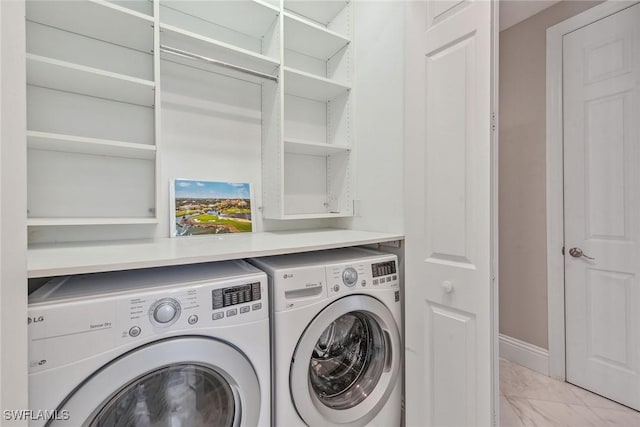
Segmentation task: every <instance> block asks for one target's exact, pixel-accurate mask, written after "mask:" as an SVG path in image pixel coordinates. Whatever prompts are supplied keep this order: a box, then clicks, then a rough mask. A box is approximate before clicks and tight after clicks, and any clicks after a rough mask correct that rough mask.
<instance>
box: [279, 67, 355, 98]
mask: <svg viewBox="0 0 640 427" xmlns="http://www.w3.org/2000/svg"><path fill="white" fill-rule="evenodd" d="M350 89H351V88H350V87H349V86H346V85H343V84H341V83H337V82H335V81H333V80H329V79H326V78H324V77H318V76H316V75H314V74H310V73H306V72H304V71H299V70H295V69H293V68H290V67H284V91H285V93H287V94H289V95H294V96H299V97H302V98H308V99H313V100H316V101H330V100H332V99H334V98H336V97H337V96H339V95H342V94H344V93H346V92H348V91H349V90H350Z"/></svg>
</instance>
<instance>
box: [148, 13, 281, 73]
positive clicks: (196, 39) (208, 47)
mask: <svg viewBox="0 0 640 427" xmlns="http://www.w3.org/2000/svg"><path fill="white" fill-rule="evenodd" d="M160 38H161V44H163V45H168V46H170V47H173V48H178V49H182V50H185V51H189V52H192V53H195V54H198V55H202V56H207V57H211V58H215V59H216V60H219V61H222V62H226V63H229V64H232V65H236V66H240V67H244V68H248V69H251V70H255V71H259V72H261V73H266V74H270V75H275V74H276V72H277V70H278V68H279V66H280V62H279V61H278V60H277V59H274V58H270V57H268V56H266V55H261V54H259V53H255V52H252V51H250V50H247V49H243V48H240V47H237V46H233V45H231V44H228V43H224V42H221V41H218V40H215V39H212V38H209V37H205V36H201V35H199V34H196V33H193V32H190V31H187V30H183V29H181V28H177V27H174V26H172V25H167V24H160ZM162 58H163V59H166V60H168V61H172V62H178V63H182V64H184V65H189V66H195V67H197V68H201V69H205V70H206V71H214V72H218V73H224V72H225V70H224V69H223V68H221V67H216V66H208V65H207V64H205V63H202V62H196V61H194V60H191V59H188V58H181V57H178V56H175V55H171V54H166V53H163V54H162Z"/></svg>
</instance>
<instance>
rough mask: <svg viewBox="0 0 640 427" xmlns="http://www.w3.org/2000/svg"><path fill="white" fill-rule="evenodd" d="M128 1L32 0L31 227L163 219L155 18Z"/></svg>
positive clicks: (29, 24) (29, 92) (29, 100)
mask: <svg viewBox="0 0 640 427" xmlns="http://www.w3.org/2000/svg"><path fill="white" fill-rule="evenodd" d="M118 3H119V4H118ZM118 3H112V2H107V1H102V0H82V1H56V0H51V1H28V2H27V4H26V21H27V22H26V24H27V25H26V27H27V34H26V40H27V53H26V64H27V126H28V131H27V148H28V156H27V165H28V168H27V174H28V187H27V202H28V220H27V225H28V226H32V227H35V226H38V227H44V226H75V225H113V224H118V225H121V224H153V223H157V222H158V219H157V216H156V173H155V170H156V151H157V150H156V145H155V132H154V108H155V104H156V92H157V90H156V89H157V82H156V81H155V77H154V72H153V69H154V54H153V52H154V42H155V38H154V28H153V27H154V18H153V17H152V16H150V15H149V14H146V13H143V12H141V11H142V10H144V8H142V7H140V8H138V9H139V10H134V9H132V8H130V7H125V6H123V5H125V4H128V3H127V2H118ZM129 138H130V139H129Z"/></svg>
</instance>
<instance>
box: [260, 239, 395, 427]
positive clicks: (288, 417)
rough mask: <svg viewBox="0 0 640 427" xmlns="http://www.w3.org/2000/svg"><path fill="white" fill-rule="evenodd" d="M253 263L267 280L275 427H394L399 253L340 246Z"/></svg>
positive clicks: (268, 258)
mask: <svg viewBox="0 0 640 427" xmlns="http://www.w3.org/2000/svg"><path fill="white" fill-rule="evenodd" d="M249 262H251V263H252V264H254V265H255V266H257V267H258V268H260V269H262V270H263V271H265V272H266V273H267V274H268V276H269V287H270V289H269V292H270V294H269V295H270V298H271V316H272V317H271V321H272V324H271V332H272V351H273V353H272V361H273V373H272V383H273V387H274V391H273V397H274V399H273V404H274V406H273V409H272V415H273V417H274V419H273V426H275V427H294V426H305V425H307V426H311V427H329V426H341V427H361V426H370V427H372V426H375V427H397V426H400V424H401V416H402V412H401V399H402V380H401V378H402V375H401V369H402V368H401V367H402V357H403V356H402V355H403V351H402V346H401V332H400V331H401V322H402V320H401V319H402V317H401V303H400V286H399V283H400V281H399V274H398V266H397V258H396V256H395V255H392V254H383V253H379V252H374V251H371V250H366V249H360V248H345V249H336V250H327V251H319V252H310V253H303V254H295V255H282V256H272V257H264V258H256V259H251V260H249Z"/></svg>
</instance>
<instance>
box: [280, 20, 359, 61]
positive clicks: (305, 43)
mask: <svg viewBox="0 0 640 427" xmlns="http://www.w3.org/2000/svg"><path fill="white" fill-rule="evenodd" d="M349 43H350V40H349V39H348V38H346V37H344V36H342V35H340V34H338V33H336V32H334V31H331V30H328V29H326V28H324V27H322V26H320V25H318V24H316V23H313V22H311V21H308V20H306V19H302V18H299V17H297V16H295V15H293V14H291V13H288V12H284V48H285V49H291V50H293V51H296V52H300V53H303V54H305V55H309V56H313V57H315V58H319V59H322V60H327V59H329V58H331V57H332V56H334V55H335V54H336V53H338V52H339V51H340V50H341V49H342V48H344V47H345V46H347V45H348V44H349Z"/></svg>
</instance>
